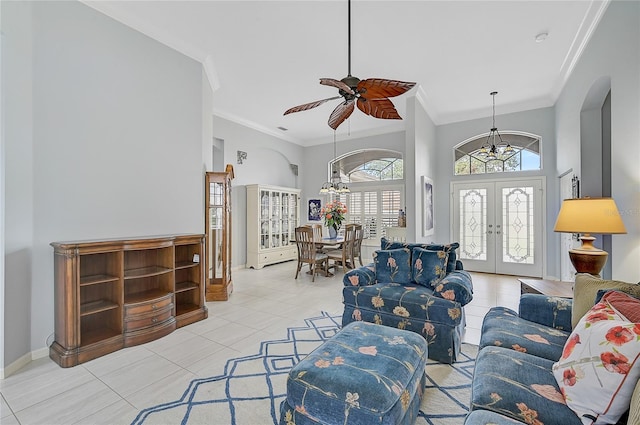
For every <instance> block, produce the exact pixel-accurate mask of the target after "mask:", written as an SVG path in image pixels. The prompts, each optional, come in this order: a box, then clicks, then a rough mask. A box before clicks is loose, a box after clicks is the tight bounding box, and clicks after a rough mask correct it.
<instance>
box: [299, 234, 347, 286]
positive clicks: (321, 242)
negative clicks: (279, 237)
mask: <svg viewBox="0 0 640 425" xmlns="http://www.w3.org/2000/svg"><path fill="white" fill-rule="evenodd" d="M289 242H291V243H293V244H295V243H296V240H295V239H292V240H290V241H289ZM313 243H314V244H315V245H316V249H323V248H340V247H341V246H342V244H343V243H344V236H338V237H337V238H313ZM307 274H311V268H309V270H308V271H307ZM325 276H327V277H329V276H333V273H331V272H330V271H328V270H327V272H326V274H325Z"/></svg>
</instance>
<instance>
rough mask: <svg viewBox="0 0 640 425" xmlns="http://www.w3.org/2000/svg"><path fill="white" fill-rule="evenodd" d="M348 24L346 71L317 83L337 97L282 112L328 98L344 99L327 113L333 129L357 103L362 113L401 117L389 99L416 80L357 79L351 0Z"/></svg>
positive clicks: (316, 104) (404, 90) (406, 89)
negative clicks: (332, 89)
mask: <svg viewBox="0 0 640 425" xmlns="http://www.w3.org/2000/svg"><path fill="white" fill-rule="evenodd" d="M348 23H349V28H348V29H349V31H348V33H349V40H348V48H349V58H348V59H349V62H348V74H347V76H346V77H344V78H343V79H341V80H336V79H333V78H321V79H320V84H322V85H325V86H331V87H335V88H337V89H338V94H339V95H340V96H334V97H330V98H327V99H322V100H317V101H315V102H310V103H305V104H303V105H298V106H294V107H293V108H290V109H287V110H286V111H285V113H284V115H287V114H291V113H293V112H300V111H307V110H309V109H312V108H315V107H318V106H320V105H322V104H323V103H325V102H328V101H330V100H335V99H340V98H343V99H344V101H343V102H341V103H340V104H339V105H338V106H337V107H336V108H335V109H334V110H333V112H332V113H331V115H330V116H329V121H328V124H329V127H331V128H332V129H333V130H336V129H337V128H338V126H339V125H340V124H342V123H343V122H344V121H345V120H346V119H347V118H349V117H350V116H351V113H352V112H353V110H354V109H355V106H356V105H357V106H358V109H360V110H361V111H362V112H363V113H365V114H366V115H370V116H372V117H374V118H380V119H387V120H401V119H402V117H401V116H400V114H398V111H397V110H396V108H395V106H394V105H393V103H392V102H391V100H389V98H390V97H395V96H398V95H401V94H403V93H405V92H407V91H409V90H411V89H412V88H413V87H414V86H415V85H416V83H410V82H406V81H398V80H386V79H384V78H368V79H365V80H360V79H359V78H357V77H354V76H352V75H351V0H349V1H348Z"/></svg>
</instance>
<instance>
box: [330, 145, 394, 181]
mask: <svg viewBox="0 0 640 425" xmlns="http://www.w3.org/2000/svg"><path fill="white" fill-rule="evenodd" d="M330 165H331V166H333V167H331V166H330V167H329V168H330V169H337V170H339V173H340V180H341V181H342V182H344V183H361V182H374V181H383V180H403V179H404V162H403V160H402V154H401V153H400V152H396V151H392V150H387V149H363V150H358V151H354V152H349V153H348V154H346V155H343V156H342V157H340V158H338V159H336V160H335V161H333V162H332V163H331V164H330Z"/></svg>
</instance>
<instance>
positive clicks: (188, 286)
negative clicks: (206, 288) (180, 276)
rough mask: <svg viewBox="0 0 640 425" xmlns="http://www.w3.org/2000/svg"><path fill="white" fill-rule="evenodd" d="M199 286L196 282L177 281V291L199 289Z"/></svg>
mask: <svg viewBox="0 0 640 425" xmlns="http://www.w3.org/2000/svg"><path fill="white" fill-rule="evenodd" d="M198 288H199V286H198V284H197V283H195V282H176V293H178V292H184V291H192V290H194V289H198Z"/></svg>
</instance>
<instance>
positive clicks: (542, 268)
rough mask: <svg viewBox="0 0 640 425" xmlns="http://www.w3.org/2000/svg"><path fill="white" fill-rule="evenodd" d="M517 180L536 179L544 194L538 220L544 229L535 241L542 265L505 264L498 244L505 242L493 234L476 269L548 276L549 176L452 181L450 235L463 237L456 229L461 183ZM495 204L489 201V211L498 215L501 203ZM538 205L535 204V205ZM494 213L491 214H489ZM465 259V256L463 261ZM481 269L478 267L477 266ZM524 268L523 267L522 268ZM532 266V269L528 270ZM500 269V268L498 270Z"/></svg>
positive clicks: (487, 184) (541, 198) (462, 184)
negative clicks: (484, 256) (498, 255)
mask: <svg viewBox="0 0 640 425" xmlns="http://www.w3.org/2000/svg"><path fill="white" fill-rule="evenodd" d="M515 182H532V184H534V187H535V186H536V185H539V188H540V197H539V203H540V205H539V208H537V214H538V217H536V220H537V222H538V227H539V228H540V231H539V232H538V234H537V237H538V239H539V240H536V242H535V243H536V245H535V251H536V254H535V258H539V260H540V262H541V264H540V263H538V262H537V261H536V264H538V266H536V267H539V269H538V268H536V267H529V268H528V267H526V265H522V267H517V268H515V269H514V268H513V267H511V266H508V267H507V266H506V265H504V263H502V262H501V261H498V258H497V256H496V255H497V251H498V250H497V248H498V247H499V246H501V243H496V242H495V240H496V238H495V237H490V238H488V239H487V249H488V251H489V252H487V259H486V260H484V263H483V262H480V261H478V262H476V263H474V270H475V271H479V272H487V273H496V272H497V273H504V274H515V275H521V276H534V277H541V278H542V277H544V276H546V270H547V264H546V257H545V255H544V253H545V252H546V251H547V250H546V247H547V237H546V233H547V232H546V219H545V217H546V215H545V211H546V196H545V193H546V177H545V176H534V177H510V178H499V179H491V180H489V179H484V180H464V181H456V182H451V184H450V200H449V202H450V205H449V208H450V211H451V220H450V229H449V232H450V235H451V238H450V240H454V241H455V240H457V238H459V235H458V232H457V230H456V224H457V223H458V222H459V216H457V214H459V211H458V210H456V209H455V197H456V196H457V188H459V187H460V186H474V185H482V186H490V185H493V187H494V188H496V187H500V186H502V185H505V184H506V185H509V184H513V183H515ZM497 197H498V194H496V198H497ZM491 204H492V205H487V215H488V216H491V217H494V216H497V215H498V214H499V211H494V209H495V207H496V205H497V204H498V201H496V202H491ZM534 207H535V206H534ZM489 214H491V215H489ZM499 230H500V229H498V228H497V227H493V226H491V229H488V231H491V232H495V231H499ZM464 262H465V261H464V260H463V263H464ZM498 263H501V264H502V265H503V266H504V267H502V266H500V267H499V264H498ZM476 269H477V270H476ZM518 269H521V270H518ZM527 269H529V270H527ZM496 270H498V271H496Z"/></svg>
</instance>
